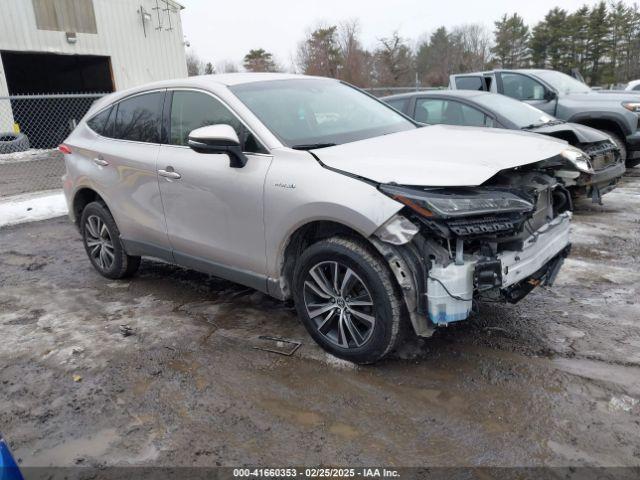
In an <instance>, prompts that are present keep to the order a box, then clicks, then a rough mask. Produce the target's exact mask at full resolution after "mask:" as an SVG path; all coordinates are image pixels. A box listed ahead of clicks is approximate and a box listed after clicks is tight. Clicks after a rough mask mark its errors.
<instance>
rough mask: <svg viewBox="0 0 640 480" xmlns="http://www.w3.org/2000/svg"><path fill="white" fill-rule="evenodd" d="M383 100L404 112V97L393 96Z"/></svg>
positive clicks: (405, 103)
mask: <svg viewBox="0 0 640 480" xmlns="http://www.w3.org/2000/svg"><path fill="white" fill-rule="evenodd" d="M385 102H386V103H388V104H389V105H391V106H392V107H393V108H395V109H396V110H398V111H400V112H404V111H405V108H406V106H407V99H406V98H394V99H391V100H385Z"/></svg>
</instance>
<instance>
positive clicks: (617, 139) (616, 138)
mask: <svg viewBox="0 0 640 480" xmlns="http://www.w3.org/2000/svg"><path fill="white" fill-rule="evenodd" d="M602 133H604V134H605V135H609V136H610V137H611V140H613V143H615V144H616V146H617V147H618V149H619V150H620V158H622V161H623V162H625V165H626V166H627V167H635V166H636V165H637V164H638V161H637V160H627V144H626V143H624V140H623V139H622V137H621V136H620V135H618V134H617V133H616V132H612V131H610V130H602ZM634 162H635V163H634Z"/></svg>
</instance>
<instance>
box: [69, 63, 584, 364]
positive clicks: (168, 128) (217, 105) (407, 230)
mask: <svg viewBox="0 0 640 480" xmlns="http://www.w3.org/2000/svg"><path fill="white" fill-rule="evenodd" d="M496 145H499V147H498V148H497V147H496ZM60 148H61V151H63V152H64V153H65V155H64V156H65V162H66V169H67V173H66V175H65V177H64V190H65V194H66V197H67V201H68V204H69V216H70V218H71V220H72V221H73V222H75V223H76V224H77V225H78V227H79V229H80V232H81V234H82V238H83V241H84V246H85V249H86V251H87V254H88V256H89V259H90V261H91V263H92V264H93V266H94V267H95V268H96V269H97V270H98V272H99V273H100V274H102V275H104V276H105V277H107V278H122V277H125V276H128V275H131V274H133V273H134V272H135V271H136V269H137V268H138V265H139V263H140V256H141V255H146V256H152V257H157V258H160V259H163V260H165V261H168V262H173V263H176V264H179V265H183V266H185V267H188V268H192V269H195V270H199V271H203V272H208V273H211V274H214V275H216V276H219V277H222V278H226V279H229V280H232V281H235V282H237V283H241V284H244V285H247V286H250V287H253V288H255V289H257V290H260V291H262V292H265V293H267V294H269V295H272V296H274V297H276V298H279V299H282V300H286V299H293V301H294V303H295V306H296V309H297V312H298V315H299V317H300V318H301V320H302V322H303V323H304V325H305V327H306V328H307V330H308V331H309V333H310V334H311V336H312V337H313V338H314V339H315V340H316V341H317V342H318V343H319V344H320V345H321V346H322V347H323V348H325V349H326V350H328V351H329V352H331V353H333V354H334V355H336V356H338V357H341V358H345V359H348V360H351V361H354V362H360V363H369V362H375V361H376V360H379V359H380V358H382V357H384V356H385V355H386V354H388V353H389V352H390V351H391V350H393V349H394V347H395V346H396V345H397V343H398V341H399V338H400V336H399V332H400V328H401V325H402V324H403V323H404V322H405V321H407V319H408V322H410V324H411V326H412V327H413V329H414V331H415V333H416V334H418V335H421V336H430V335H431V334H432V333H433V332H434V329H435V327H436V326H439V325H447V324H449V323H451V322H455V321H459V320H464V319H466V318H467V317H468V316H469V314H470V312H471V306H472V301H473V300H474V298H475V299H478V298H480V297H482V298H487V297H490V298H491V299H492V300H494V301H496V300H504V301H509V302H517V301H519V300H520V299H521V298H523V297H524V296H525V295H527V294H528V293H529V292H530V291H531V290H532V289H533V288H535V286H537V285H540V284H548V285H551V284H552V283H553V281H554V278H555V276H556V274H557V273H558V270H559V268H560V266H561V264H562V262H563V259H564V257H565V256H566V255H567V254H568V252H569V248H570V243H569V223H570V217H571V212H570V208H571V199H570V195H569V193H568V191H567V190H566V189H565V188H564V186H563V185H561V184H560V183H559V182H558V181H557V180H556V179H555V177H556V176H557V174H556V171H557V170H558V169H563V168H566V166H567V165H575V164H576V163H578V162H581V161H586V160H587V159H584V158H582V152H580V151H579V150H577V149H575V148H573V147H570V146H567V145H566V143H564V142H561V141H558V140H555V139H550V138H546V137H543V136H538V135H523V134H521V133H512V132H508V131H503V130H498V129H493V130H488V129H468V128H465V129H464V130H461V129H460V128H457V127H450V126H442V125H438V126H429V127H421V126H420V125H419V124H417V123H416V122H414V121H413V120H411V119H409V118H408V117H406V116H404V115H402V114H401V113H399V112H397V111H396V110H394V109H392V108H391V107H389V106H388V105H386V104H385V103H383V102H381V101H379V100H377V99H375V98H373V97H372V96H370V95H368V94H366V93H364V92H362V91H360V90H358V89H356V88H353V87H351V86H348V85H346V84H344V83H341V82H339V81H337V80H333V79H325V78H318V77H304V76H297V75H287V74H249V73H246V74H226V75H217V76H204V77H192V78H189V79H184V80H176V81H166V82H160V83H155V84H152V85H147V86H143V87H140V88H136V89H133V90H128V91H124V92H118V93H114V94H111V95H109V96H107V97H105V98H103V99H101V100H99V101H98V102H96V104H95V105H94V106H93V107H92V109H91V110H90V111H89V113H88V114H87V116H86V117H85V119H83V120H82V121H81V122H80V123H79V125H78V126H77V128H76V129H75V130H74V131H73V132H72V134H71V135H70V136H69V138H67V140H66V141H65V143H64V144H63V145H61V147H60ZM408 324H409V323H407V325H408Z"/></svg>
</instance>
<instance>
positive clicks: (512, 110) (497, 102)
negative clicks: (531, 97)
mask: <svg viewBox="0 0 640 480" xmlns="http://www.w3.org/2000/svg"><path fill="white" fill-rule="evenodd" d="M473 100H475V102H476V103H477V104H478V105H481V106H483V107H485V108H487V109H489V110H492V111H494V112H496V113H497V114H499V115H502V116H503V117H505V118H506V119H507V120H509V121H510V122H512V123H515V124H516V126H517V127H518V128H525V127H532V126H534V125H535V126H537V125H544V124H547V123H549V122H552V121H555V118H553V117H552V116H551V115H547V114H546V113H544V112H543V111H542V110H538V109H537V108H535V107H532V106H531V105H528V104H526V103H524V102H519V101H518V100H514V99H512V98H509V97H505V96H504V95H498V94H492V93H488V94H486V95H478V96H475V97H473Z"/></svg>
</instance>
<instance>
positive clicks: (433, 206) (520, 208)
mask: <svg viewBox="0 0 640 480" xmlns="http://www.w3.org/2000/svg"><path fill="white" fill-rule="evenodd" d="M380 190H381V191H382V192H383V193H385V194H386V195H388V196H390V197H391V198H393V199H394V200H397V201H398V202H400V203H403V204H405V205H406V206H407V207H409V208H410V209H411V210H413V211H414V212H416V213H418V214H419V215H421V216H423V217H428V218H457V217H466V216H470V215H484V214H489V213H492V214H494V213H506V212H530V211H532V210H533V208H534V206H533V204H532V203H531V202H528V201H526V200H524V199H523V198H520V197H519V196H517V195H514V194H513V193H510V192H502V191H499V190H480V189H453V188H452V189H448V188H447V189H444V188H438V189H419V188H408V187H398V186H394V185H381V186H380Z"/></svg>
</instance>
